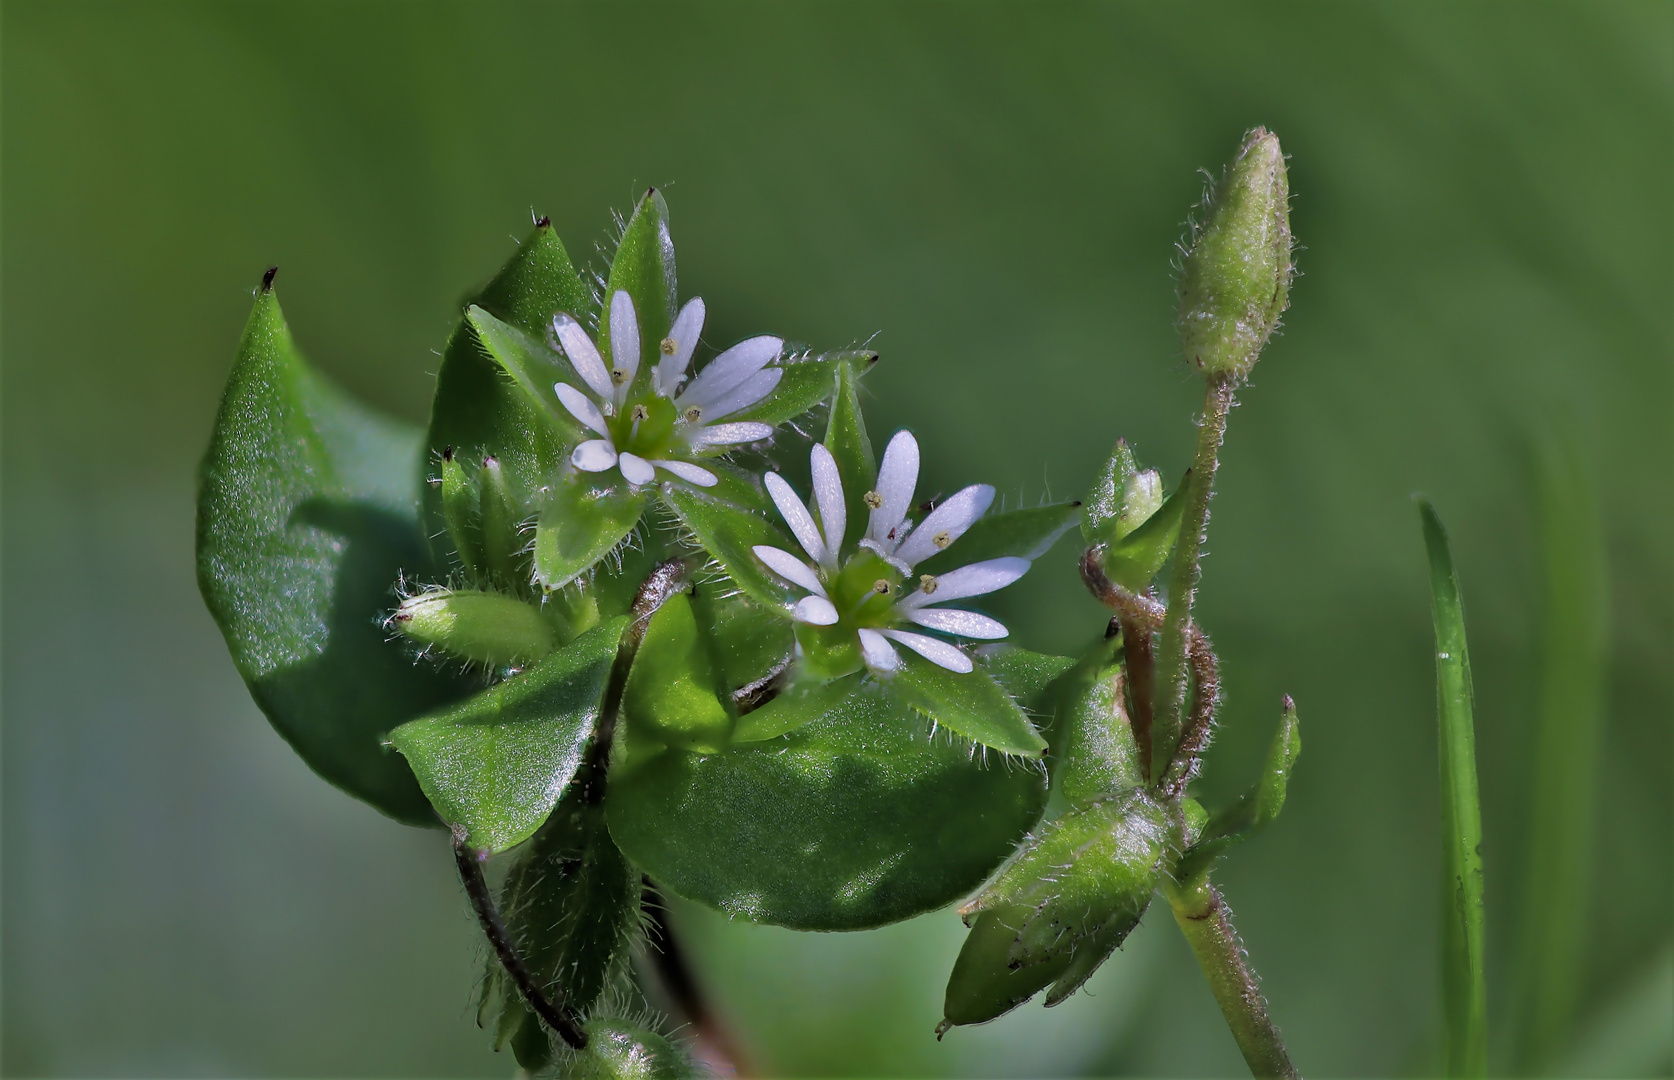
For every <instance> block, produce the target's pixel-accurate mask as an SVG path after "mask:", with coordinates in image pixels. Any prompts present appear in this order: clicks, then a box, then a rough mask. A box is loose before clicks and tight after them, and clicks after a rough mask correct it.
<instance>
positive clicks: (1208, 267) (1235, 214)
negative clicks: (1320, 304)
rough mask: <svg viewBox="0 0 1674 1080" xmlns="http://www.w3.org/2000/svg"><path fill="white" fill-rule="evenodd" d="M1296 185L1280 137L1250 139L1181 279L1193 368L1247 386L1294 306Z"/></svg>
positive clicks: (1221, 187)
mask: <svg viewBox="0 0 1674 1080" xmlns="http://www.w3.org/2000/svg"><path fill="white" fill-rule="evenodd" d="M1293 270H1294V264H1293V262H1292V260H1291V235H1290V181H1289V178H1288V176H1287V175H1286V171H1285V158H1284V153H1283V152H1282V151H1281V150H1280V149H1279V140H1278V137H1277V136H1275V135H1273V134H1272V133H1271V132H1269V131H1268V130H1267V129H1265V128H1256V129H1255V130H1254V131H1251V132H1250V133H1249V134H1248V135H1246V136H1244V144H1243V145H1242V146H1241V147H1239V149H1238V156H1237V157H1235V158H1233V160H1232V162H1231V163H1230V164H1228V165H1227V167H1226V169H1225V170H1224V171H1223V172H1222V174H1221V180H1220V183H1219V184H1217V185H1216V186H1215V190H1214V192H1213V194H1212V196H1211V197H1210V199H1209V201H1208V206H1207V209H1206V215H1205V218H1204V220H1203V221H1202V222H1201V223H1200V224H1199V225H1198V226H1197V228H1196V229H1195V230H1194V231H1193V235H1192V238H1191V245H1190V248H1189V250H1188V251H1187V252H1186V257H1185V261H1184V263H1183V264H1182V267H1181V275H1180V343H1181V347H1182V349H1183V350H1184V352H1185V357H1186V362H1187V363H1189V364H1191V365H1192V366H1193V367H1195V368H1197V369H1198V370H1199V371H1202V372H1204V373H1205V374H1207V375H1211V376H1230V377H1232V378H1238V379H1242V378H1244V377H1245V376H1247V375H1248V374H1249V373H1250V369H1251V368H1252V367H1254V366H1255V362H1256V359H1257V357H1259V356H1260V355H1261V350H1262V348H1263V347H1264V346H1265V345H1266V344H1267V339H1268V337H1270V336H1271V335H1272V333H1273V331H1274V329H1275V328H1277V327H1278V325H1279V316H1280V315H1281V314H1283V312H1284V310H1285V305H1286V303H1288V302H1289V298H1290V279H1291V276H1292V273H1293Z"/></svg>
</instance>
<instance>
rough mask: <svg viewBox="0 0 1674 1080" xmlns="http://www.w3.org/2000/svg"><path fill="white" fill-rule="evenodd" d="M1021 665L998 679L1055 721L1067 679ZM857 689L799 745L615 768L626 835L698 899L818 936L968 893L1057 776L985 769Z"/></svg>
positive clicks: (645, 858)
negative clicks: (1059, 691)
mask: <svg viewBox="0 0 1674 1080" xmlns="http://www.w3.org/2000/svg"><path fill="white" fill-rule="evenodd" d="M1014 659H1015V658H1012V657H1008V659H1007V661H1006V662H1005V663H1003V664H1002V663H999V662H996V663H995V665H994V666H995V668H996V669H997V670H998V669H1005V670H1002V671H1001V673H1002V675H1004V674H1009V673H1013V672H1014V673H1016V674H1017V676H1018V677H1019V681H1013V682H1011V683H1009V684H1008V685H1007V687H1006V689H1007V690H1008V691H1009V692H1010V693H1013V694H1016V695H1018V697H1020V698H1021V699H1023V700H1025V701H1027V702H1029V703H1030V704H1031V706H1032V707H1039V706H1040V705H1042V704H1044V697H1045V692H1046V686H1047V684H1048V683H1049V682H1050V678H1051V676H1052V674H1053V673H1054V672H1055V671H1058V670H1061V665H1054V664H1031V663H1027V662H1013V661H1014ZM997 660H998V658H996V661H997ZM855 682H856V686H855V689H854V690H853V692H851V693H849V694H848V695H846V696H845V697H842V698H840V699H839V700H838V701H837V702H836V704H835V705H834V706H833V707H832V708H831V709H829V710H828V711H827V712H825V713H824V714H823V715H822V716H820V717H819V718H817V719H815V720H813V721H811V722H809V723H807V724H804V725H803V726H801V727H799V728H797V729H796V730H795V731H793V732H791V733H790V734H788V735H783V736H781V737H778V738H775V739H771V740H769V741H766V742H754V743H745V744H740V745H734V746H732V747H729V748H728V749H726V750H724V751H722V752H720V753H718V754H706V755H703V754H688V753H683V752H680V751H675V750H670V751H666V752H664V753H661V754H658V755H656V756H655V757H652V758H650V759H649V760H644V761H639V762H636V763H635V764H634V767H632V768H631V769H624V770H620V771H618V770H613V771H612V774H611V781H610V789H609V794H608V796H607V799H606V802H607V805H608V808H609V814H610V831H611V835H612V836H614V837H615V838H616V842H617V843H618V844H619V845H620V846H621V848H622V850H623V852H624V853H625V854H626V855H627V856H628V858H629V859H631V860H632V861H633V862H634V863H635V864H636V865H638V866H640V867H641V868H642V869H644V870H645V871H646V872H647V873H649V874H651V875H652V877H654V878H655V879H656V880H657V881H658V882H659V883H661V884H662V885H665V886H667V887H668V888H670V889H672V890H673V891H674V892H676V893H678V894H680V895H682V896H685V897H687V898H689V899H692V900H697V901H699V902H701V903H704V904H708V905H710V906H712V907H715V908H719V909H721V910H723V911H726V912H729V913H731V914H733V915H735V916H742V917H746V918H749V919H752V920H754V921H758V922H769V923H776V924H779V925H783V926H790V927H795V928H799V929H805V930H857V929H861V928H864V927H868V926H879V925H882V924H884V923H888V922H894V921H896V920H898V919H904V918H907V917H908V916H911V915H915V914H918V913H919V912H922V911H929V910H931V909H934V908H937V907H940V906H942V905H943V904H946V903H948V902H950V901H952V900H954V899H956V898H957V897H959V896H960V895H963V894H964V893H966V892H968V891H969V890H970V889H972V888H974V887H975V886H976V885H977V884H978V883H980V882H981V881H982V879H983V878H984V877H986V876H987V875H988V874H989V873H990V872H992V870H993V869H994V868H995V867H996V866H998V865H999V863H1000V862H1001V861H1002V860H1003V859H1004V858H1005V857H1006V855H1007V854H1008V853H1009V852H1010V851H1011V849H1012V848H1013V846H1015V845H1016V843H1017V842H1018V840H1020V839H1021V838H1022V837H1023V835H1024V833H1025V832H1026V831H1027V830H1028V828H1029V827H1030V825H1032V824H1033V823H1034V822H1035V820H1036V819H1037V818H1038V817H1039V816H1040V811H1041V807H1042V806H1043V805H1044V799H1045V794H1046V792H1045V784H1044V778H1043V776H1042V773H1041V771H1040V770H1039V769H1036V768H1027V767H1011V768H1000V767H997V765H996V764H995V763H993V762H987V763H985V762H983V761H982V760H981V758H980V756H979V755H973V754H971V753H970V748H969V746H968V744H967V745H961V744H959V743H957V742H955V741H952V740H949V739H948V738H947V737H946V736H945V735H934V736H933V735H932V734H931V733H930V725H929V724H928V723H927V722H925V721H924V720H922V719H920V718H918V717H916V716H914V715H912V714H910V713H903V712H902V711H901V710H899V709H898V708H897V707H895V706H893V705H891V704H890V703H889V702H888V701H887V700H886V699H885V698H884V697H883V696H882V695H881V694H879V693H878V692H877V690H876V687H875V685H872V684H868V683H867V682H866V681H864V680H855ZM750 715H754V714H750ZM744 719H745V720H748V719H749V716H746V717H745V718H744Z"/></svg>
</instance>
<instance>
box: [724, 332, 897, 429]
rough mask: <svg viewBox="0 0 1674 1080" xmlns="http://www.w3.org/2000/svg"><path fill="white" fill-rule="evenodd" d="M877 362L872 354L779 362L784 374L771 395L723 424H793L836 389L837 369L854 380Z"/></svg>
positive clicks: (852, 353) (851, 353)
mask: <svg viewBox="0 0 1674 1080" xmlns="http://www.w3.org/2000/svg"><path fill="white" fill-rule="evenodd" d="M877 359H878V354H877V353H875V352H867V351H864V350H858V351H846V352H832V353H824V354H822V355H820V356H814V357H809V358H807V359H803V360H788V361H780V362H779V363H778V364H777V365H776V366H777V367H779V368H780V369H781V370H783V371H784V375H782V376H781V377H780V379H779V385H778V386H777V387H775V388H774V390H773V392H772V393H771V394H769V395H767V396H766V397H765V398H762V399H761V400H760V401H758V402H757V403H756V404H754V405H752V406H750V407H749V408H748V409H744V410H743V411H741V412H739V413H736V414H734V415H732V416H729V417H727V420H728V421H737V420H754V421H759V422H761V423H764V424H782V423H784V422H785V421H787V420H794V419H796V418H797V417H798V416H801V415H802V414H803V413H805V412H807V411H808V410H809V409H812V408H813V407H814V406H816V405H818V404H819V403H820V402H822V401H825V400H827V399H829V398H830V397H831V394H832V391H833V390H834V389H835V388H836V385H837V369H838V368H839V367H843V366H847V367H848V368H849V369H850V370H851V371H852V372H853V374H854V375H856V376H857V377H858V376H861V375H864V374H866V372H867V371H869V370H870V369H871V367H872V365H873V364H874V363H876V362H877Z"/></svg>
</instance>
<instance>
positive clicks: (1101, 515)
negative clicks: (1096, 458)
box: [1081, 439, 1139, 547]
mask: <svg viewBox="0 0 1674 1080" xmlns="http://www.w3.org/2000/svg"><path fill="white" fill-rule="evenodd" d="M1138 472H1139V464H1138V463H1137V462H1136V461H1135V460H1134V456H1133V451H1132V450H1130V449H1129V448H1128V440H1126V439H1117V440H1116V449H1114V450H1112V451H1111V452H1110V456H1109V457H1108V458H1106V459H1105V462H1104V467H1103V468H1101V469H1100V470H1099V478H1098V479H1097V480H1095V481H1093V490H1092V491H1091V492H1090V493H1089V494H1088V495H1087V501H1086V503H1085V505H1084V506H1083V507H1082V508H1081V538H1082V539H1083V540H1085V541H1086V542H1087V546H1088V547H1094V546H1096V545H1098V544H1109V543H1114V542H1115V541H1116V540H1119V539H1121V537H1122V536H1124V535H1126V533H1128V532H1132V531H1133V530H1132V529H1131V528H1128V529H1123V528H1122V518H1123V510H1124V508H1125V505H1126V502H1127V492H1128V482H1129V481H1130V480H1131V479H1132V478H1133V477H1134V475H1135V474H1136V473H1138Z"/></svg>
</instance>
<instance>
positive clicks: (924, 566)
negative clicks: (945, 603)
mask: <svg viewBox="0 0 1674 1080" xmlns="http://www.w3.org/2000/svg"><path fill="white" fill-rule="evenodd" d="M1079 520H1081V504H1080V503H1078V502H1064V503H1052V504H1051V505H1048V506H1031V507H1027V508H1025V509H1022V510H1006V511H1002V512H1000V513H997V514H984V515H983V516H982V517H980V518H978V519H977V521H976V524H974V525H972V526H971V527H970V528H969V529H968V530H966V532H965V535H963V536H961V537H960V538H959V541H958V543H956V544H952V545H950V546H949V547H948V548H947V549H946V550H944V551H939V552H937V553H936V554H934V555H932V556H931V557H930V558H928V559H925V560H924V562H922V563H920V564H919V565H918V566H917V567H915V568H914V570H915V572H922V573H926V574H945V573H947V572H948V571H949V570H953V569H956V568H958V567H961V566H969V565H970V564H971V563H974V562H982V561H983V560H984V559H998V558H1002V557H1004V556H1007V555H1017V556H1021V557H1022V558H1025V559H1038V558H1040V557H1041V556H1042V555H1045V554H1046V553H1047V552H1048V551H1050V550H1052V545H1054V544H1056V543H1057V542H1058V539H1059V537H1061V536H1063V535H1064V534H1065V533H1067V532H1069V531H1070V530H1071V529H1073V528H1075V524H1076V522H1078V521H1079Z"/></svg>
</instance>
